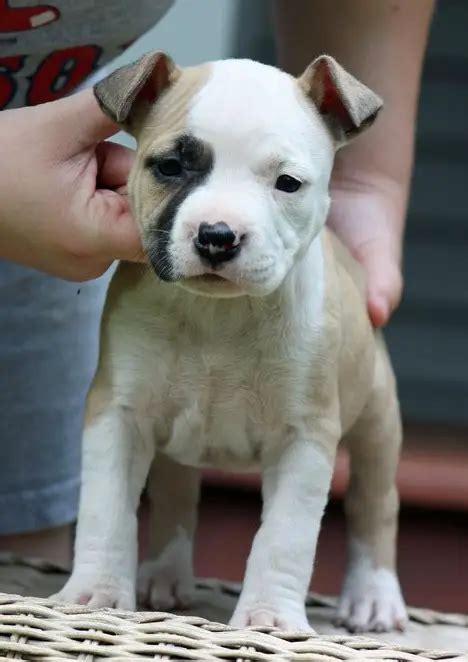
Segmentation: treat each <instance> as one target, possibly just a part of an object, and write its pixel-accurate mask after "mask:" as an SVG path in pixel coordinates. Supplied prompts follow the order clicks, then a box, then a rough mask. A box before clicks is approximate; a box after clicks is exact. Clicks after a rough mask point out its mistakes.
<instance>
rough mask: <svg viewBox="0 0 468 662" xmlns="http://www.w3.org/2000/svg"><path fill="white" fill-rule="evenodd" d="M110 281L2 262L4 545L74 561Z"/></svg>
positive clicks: (0, 517)
mask: <svg viewBox="0 0 468 662" xmlns="http://www.w3.org/2000/svg"><path fill="white" fill-rule="evenodd" d="M104 289H105V282H104V281H98V282H93V283H88V284H81V285H80V284H75V283H67V282H64V281H60V280H57V279H54V278H50V277H48V276H45V275H43V274H39V273H38V272H35V271H33V270H28V269H25V268H23V267H19V266H17V265H14V264H10V263H6V262H0V301H1V305H0V552H13V553H16V554H19V555H29V556H38V557H41V558H45V559H48V560H51V561H54V562H58V563H62V564H63V563H69V561H70V556H71V538H72V531H71V523H72V522H73V521H74V520H75V518H76V511H77V502H78V491H79V479H80V454H81V452H80V447H81V430H82V417H83V408H84V401H85V397H86V393H87V390H88V388H89V384H90V381H91V379H92V376H93V373H94V370H95V363H96V357H97V345H98V326H99V319H100V313H101V308H102V301H103V295H104Z"/></svg>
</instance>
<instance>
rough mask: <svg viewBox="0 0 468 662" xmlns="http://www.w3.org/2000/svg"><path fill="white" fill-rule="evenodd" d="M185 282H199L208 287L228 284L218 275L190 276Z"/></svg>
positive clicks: (225, 279)
mask: <svg viewBox="0 0 468 662" xmlns="http://www.w3.org/2000/svg"><path fill="white" fill-rule="evenodd" d="M187 280H190V281H192V282H197V281H198V282H199V283H206V284H208V285H210V284H212V285H216V284H219V283H227V282H230V281H228V280H227V278H224V277H223V276H219V275H218V274H201V275H200V276H191V277H190V278H187Z"/></svg>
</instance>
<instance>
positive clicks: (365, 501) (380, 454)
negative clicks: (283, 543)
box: [336, 346, 407, 632]
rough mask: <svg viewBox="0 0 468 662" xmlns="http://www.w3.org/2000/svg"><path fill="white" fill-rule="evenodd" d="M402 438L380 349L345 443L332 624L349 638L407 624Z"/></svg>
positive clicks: (391, 382)
mask: <svg viewBox="0 0 468 662" xmlns="http://www.w3.org/2000/svg"><path fill="white" fill-rule="evenodd" d="M401 436H402V435H401V421H400V410H399V404H398V398H397V393H396V386H395V380H394V377H393V374H392V371H391V368H390V364H389V361H388V358H387V355H386V352H385V350H384V348H383V346H382V347H380V348H379V352H378V355H377V370H376V378H375V384H374V390H373V392H372V394H371V397H370V401H369V402H368V404H367V407H366V408H365V410H364V412H363V414H362V416H361V418H360V420H359V421H358V423H357V425H356V426H355V428H354V429H353V430H352V431H351V433H350V434H349V435H348V436H347V438H346V440H345V442H346V444H347V446H348V448H349V451H350V456H351V478H350V484H349V488H348V492H347V495H346V501H345V508H346V514H347V518H348V531H349V533H348V536H349V542H348V544H349V549H348V567H347V572H346V577H345V581H344V585H343V589H342V593H341V597H340V603H339V607H338V612H337V619H336V620H337V624H340V625H344V626H346V627H347V628H348V629H349V630H351V631H353V632H363V631H375V632H378V631H388V630H392V629H399V630H401V629H403V628H404V626H405V624H406V620H407V615H406V609H405V604H404V601H403V597H402V594H401V590H400V585H399V582H398V578H397V575H396V569H395V566H396V558H395V557H396V536H397V518H398V505H399V500H398V492H397V487H396V471H397V465H398V459H399V451H400V445H401Z"/></svg>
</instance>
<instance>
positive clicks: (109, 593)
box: [50, 572, 136, 611]
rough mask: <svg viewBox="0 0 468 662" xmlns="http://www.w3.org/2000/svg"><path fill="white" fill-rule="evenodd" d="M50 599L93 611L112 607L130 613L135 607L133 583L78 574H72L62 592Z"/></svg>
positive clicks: (108, 577)
mask: <svg viewBox="0 0 468 662" xmlns="http://www.w3.org/2000/svg"><path fill="white" fill-rule="evenodd" d="M50 599H51V600H56V601H57V602H68V603H73V604H78V605H87V606H88V607H93V608H94V609H100V608H102V607H112V608H115V609H125V610H128V611H132V610H134V609H135V607H136V604H135V588H134V586H133V582H131V581H125V580H122V579H121V578H118V577H110V576H102V577H99V578H97V577H92V576H90V575H85V574H81V573H79V572H77V573H75V572H74V573H73V574H72V576H71V577H70V579H69V580H68V581H67V583H66V584H65V586H64V587H63V588H62V590H61V591H59V592H58V593H55V595H52V596H51V597H50Z"/></svg>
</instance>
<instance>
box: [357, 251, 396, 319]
mask: <svg viewBox="0 0 468 662" xmlns="http://www.w3.org/2000/svg"><path fill="white" fill-rule="evenodd" d="M358 259H359V262H360V263H361V264H362V266H363V267H364V270H365V272H366V274H367V308H368V312H369V317H370V319H371V322H372V324H373V325H374V326H375V327H377V328H380V327H382V326H385V324H387V322H388V320H389V319H390V317H391V315H392V313H393V311H394V310H395V308H396V307H397V306H398V304H399V302H400V299H401V294H402V289H403V278H402V275H401V270H400V266H399V263H398V261H397V260H396V259H395V258H394V257H393V255H391V254H390V253H389V252H388V248H387V247H383V246H381V245H379V244H377V243H375V244H370V245H369V246H368V248H367V250H366V252H365V253H364V254H361V255H360V256H359V257H358Z"/></svg>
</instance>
